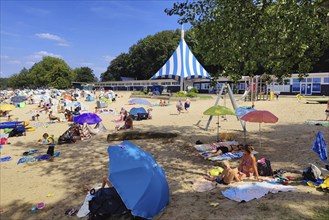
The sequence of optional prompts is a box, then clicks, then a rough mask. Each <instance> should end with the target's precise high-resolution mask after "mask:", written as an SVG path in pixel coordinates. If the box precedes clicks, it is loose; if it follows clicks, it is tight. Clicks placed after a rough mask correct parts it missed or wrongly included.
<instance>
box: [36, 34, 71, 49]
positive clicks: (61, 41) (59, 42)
mask: <svg viewBox="0 0 329 220" xmlns="http://www.w3.org/2000/svg"><path fill="white" fill-rule="evenodd" d="M35 36H37V37H39V38H42V39H46V40H51V41H56V42H57V45H58V46H62V47H68V46H69V44H68V42H67V41H66V40H65V39H64V38H62V37H60V36H57V35H55V34H50V33H40V34H35Z"/></svg>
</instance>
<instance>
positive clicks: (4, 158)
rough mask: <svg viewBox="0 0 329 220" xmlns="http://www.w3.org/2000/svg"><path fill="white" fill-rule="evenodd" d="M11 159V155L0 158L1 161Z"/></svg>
mask: <svg viewBox="0 0 329 220" xmlns="http://www.w3.org/2000/svg"><path fill="white" fill-rule="evenodd" d="M10 160H11V156H8V157H2V158H0V162H7V161H10Z"/></svg>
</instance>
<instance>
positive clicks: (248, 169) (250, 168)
mask: <svg viewBox="0 0 329 220" xmlns="http://www.w3.org/2000/svg"><path fill="white" fill-rule="evenodd" d="M253 150H254V147H252V146H247V147H246V148H245V149H244V151H243V156H242V158H241V162H240V165H239V167H238V170H239V175H240V177H244V176H246V177H250V176H252V175H254V177H255V179H257V180H258V176H259V175H258V170H257V161H256V158H255V156H254V155H253V154H252V151H253Z"/></svg>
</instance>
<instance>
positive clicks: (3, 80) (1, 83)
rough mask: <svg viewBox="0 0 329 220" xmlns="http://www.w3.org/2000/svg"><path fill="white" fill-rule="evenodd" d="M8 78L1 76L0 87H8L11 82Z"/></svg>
mask: <svg viewBox="0 0 329 220" xmlns="http://www.w3.org/2000/svg"><path fill="white" fill-rule="evenodd" d="M8 80H9V79H8V78H0V89H7V88H8V86H9V84H8Z"/></svg>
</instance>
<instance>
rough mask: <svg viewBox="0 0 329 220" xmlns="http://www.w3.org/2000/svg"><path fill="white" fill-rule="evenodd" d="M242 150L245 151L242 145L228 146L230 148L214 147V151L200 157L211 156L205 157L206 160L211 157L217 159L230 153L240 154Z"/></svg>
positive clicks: (223, 146) (206, 152)
mask: <svg viewBox="0 0 329 220" xmlns="http://www.w3.org/2000/svg"><path fill="white" fill-rule="evenodd" d="M242 149H243V145H242V144H238V145H228V146H225V145H219V146H214V147H213V149H212V150H208V151H203V152H200V153H199V155H203V154H209V155H208V156H205V157H204V159H205V160H206V159H209V158H211V157H216V156H220V155H222V154H226V153H228V152H239V151H242Z"/></svg>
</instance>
